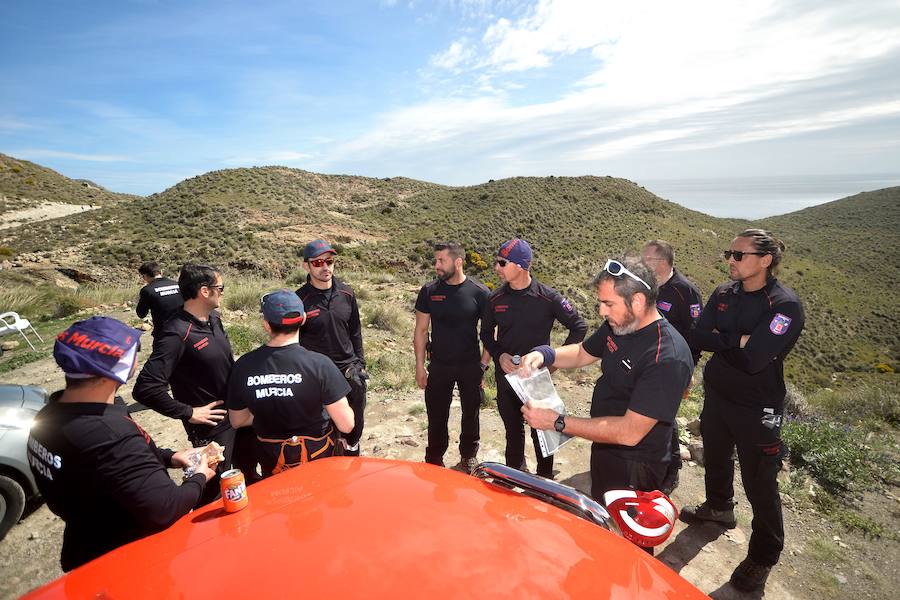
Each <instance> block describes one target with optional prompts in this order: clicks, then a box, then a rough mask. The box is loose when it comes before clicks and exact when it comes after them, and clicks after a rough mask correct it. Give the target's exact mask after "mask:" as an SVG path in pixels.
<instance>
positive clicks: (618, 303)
mask: <svg viewBox="0 0 900 600" xmlns="http://www.w3.org/2000/svg"><path fill="white" fill-rule="evenodd" d="M594 285H595V286H597V298H598V300H599V301H600V309H599V312H600V316H601V317H606V321H605V322H604V323H603V324H602V325H601V326H600V328H599V329H598V330H597V331H596V332H595V333H594V334H593V335H592V336H591V337H589V338H588V339H586V340H585V341H584V342H583V343H581V344H570V345H567V346H563V347H562V348H558V349H556V350H554V349H552V348H550V347H549V346H541V347H538V348H535V349H534V351H532V352H530V353H528V354H526V355H525V356H523V357H522V372H523V374H525V375H527V374H528V373H530V372H531V370H533V369H538V368H540V367H542V366H545V367H554V368H559V369H574V368H579V367H584V366H586V365H589V364H592V363H595V362H597V361H598V360H599V361H601V364H602V367H603V373H602V375H601V376H600V378H599V379H598V380H597V383H596V385H595V386H594V395H593V398H592V399H591V416H590V418H581V417H574V416H569V415H566V416H563V415H560V414H558V413H557V412H555V411H553V410H551V409H546V408H535V407H532V406H530V405H525V406H524V407H523V408H522V413H523V414H524V415H525V419H526V420H527V421H528V423H529V424H530V425H531V426H532V427H533V428H535V429H545V430H549V429H555V430H556V431H559V432H563V433H566V434H568V435H572V436H577V437H581V438H584V439H587V440H591V441H592V442H593V444H592V445H591V495H592V496H593V497H594V498H595V499H597V500H598V501H600V502H603V494H604V493H605V492H607V491H609V490H613V489H625V488H630V489H634V490H640V491H652V490H658V489H660V487H661V486H662V484H663V481H664V478H665V475H666V470H667V468H668V463H669V460H671V451H670V444H671V439H672V424H673V423H674V422H675V415H676V413H677V412H678V407H679V405H680V404H681V398H682V395H683V393H684V390H685V388H686V387H687V386H688V384H689V383H690V381H691V371H692V370H693V368H694V362H693V360H692V359H691V351H690V349H689V348H688V345H687V342H685V341H684V338H683V337H681V335H680V334H679V333H678V332H677V331H676V330H675V328H674V327H673V326H672V324H671V323H669V322H668V321H667V320H666V319H664V318H662V316H660V314H659V312H657V310H656V295H657V287H656V279H655V278H654V276H653V272H652V271H651V270H650V268H649V267H647V265H645V264H644V263H642V262H640V261H638V260H635V259H621V260H607V261H606V265H605V266H604V267H603V270H602V271H600V273H599V274H598V275H597V276H596V277H595V278H594Z"/></svg>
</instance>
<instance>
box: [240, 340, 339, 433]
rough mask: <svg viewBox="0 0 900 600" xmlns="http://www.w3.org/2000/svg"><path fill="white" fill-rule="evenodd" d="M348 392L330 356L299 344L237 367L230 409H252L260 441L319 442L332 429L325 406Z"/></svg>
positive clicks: (266, 351)
mask: <svg viewBox="0 0 900 600" xmlns="http://www.w3.org/2000/svg"><path fill="white" fill-rule="evenodd" d="M349 393H350V384H349V383H347V380H346V379H345V378H344V376H343V375H342V374H341V372H340V371H338V369H337V367H336V366H335V365H334V363H333V362H331V361H330V360H329V359H328V357H326V356H323V355H321V354H319V353H317V352H310V351H309V350H307V349H305V348H303V347H301V346H300V345H299V344H291V345H289V346H282V347H280V348H273V347H271V346H262V347H260V348H257V349H256V350H253V351H252V352H248V353H247V354H245V355H243V356H242V357H241V358H239V359H238V361H237V362H236V363H235V364H234V368H233V369H232V371H231V377H230V378H229V379H228V399H227V401H226V406H227V407H228V408H229V409H231V410H241V409H244V408H248V409H250V412H251V413H253V430H254V431H255V432H256V434H257V435H258V436H260V437H264V438H272V439H286V438H289V437H291V436H293V435H305V436H312V437H319V436H321V435H323V434H325V433H327V432H328V429H329V427H331V419H330V418H329V416H328V412H327V411H326V410H325V406H326V405H328V404H333V403H335V402H337V401H338V400H340V399H341V398H343V397H345V396H346V395H347V394H349Z"/></svg>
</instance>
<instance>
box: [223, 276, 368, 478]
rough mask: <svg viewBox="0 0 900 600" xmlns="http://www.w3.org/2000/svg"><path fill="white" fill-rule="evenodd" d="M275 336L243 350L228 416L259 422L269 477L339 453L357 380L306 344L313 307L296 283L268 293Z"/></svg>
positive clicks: (268, 325)
mask: <svg viewBox="0 0 900 600" xmlns="http://www.w3.org/2000/svg"><path fill="white" fill-rule="evenodd" d="M262 314H263V328H264V329H265V330H266V333H268V334H269V341H268V343H267V344H266V345H265V346H261V347H259V348H257V349H256V350H253V351H252V352H248V353H247V354H245V355H243V356H242V357H241V358H240V359H238V361H237V362H236V363H235V365H234V369H232V371H231V377H229V379H228V392H227V403H226V406H227V407H228V418H229V420H230V421H231V425H232V427H234V428H235V429H237V428H239V427H245V426H248V425H252V426H253V430H254V431H255V432H256V436H257V445H256V448H257V457H258V459H259V464H260V466H261V467H262V474H263V477H268V476H270V475H274V474H276V473H280V472H281V471H283V470H284V469H289V468H291V467H294V466H297V465H300V464H303V463H306V462H309V461H310V460H315V459H317V458H325V457H327V456H332V455H333V454H334V450H335V441H336V439H337V432H335V431H334V428H333V427H332V423H334V426H335V427H337V429H338V430H339V431H341V432H344V433H346V432H348V431H350V430H352V429H353V411H352V409H351V408H350V404H349V403H348V402H347V394H349V393H350V385H349V384H348V383H347V380H346V379H345V378H344V376H343V375H342V374H341V372H340V371H338V369H337V367H336V366H335V365H334V363H332V362H331V361H330V360H328V358H327V357H325V356H323V355H321V354H319V353H318V352H310V351H309V350H307V349H305V348H303V347H301V346H300V344H299V331H300V326H301V325H302V324H303V321H304V319H305V318H306V314H305V312H304V310H303V302H302V301H301V300H300V299H299V298H298V297H297V295H296V294H295V293H293V292H291V291H290V290H278V291H275V292H272V293H270V294H266V295H265V296H264V297H263V299H262Z"/></svg>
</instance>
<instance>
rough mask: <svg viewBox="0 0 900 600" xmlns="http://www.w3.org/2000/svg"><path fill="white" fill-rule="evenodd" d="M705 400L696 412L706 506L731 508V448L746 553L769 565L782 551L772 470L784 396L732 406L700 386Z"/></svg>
mask: <svg viewBox="0 0 900 600" xmlns="http://www.w3.org/2000/svg"><path fill="white" fill-rule="evenodd" d="M704 391H705V395H706V398H705V400H704V403H703V412H702V413H701V414H700V434H701V435H702V436H703V457H704V461H705V463H706V475H705V480H706V501H707V503H708V504H709V506H710V507H711V508H715V509H719V510H723V509H728V508H731V507H732V501H733V498H734V461H733V460H732V458H731V456H732V451H733V449H734V448H735V446H736V447H737V455H738V461H739V463H740V467H741V480H742V481H743V483H744V492H746V494H747V499H748V500H749V501H750V506H751V507H752V509H753V522H752V525H751V526H752V529H753V533H752V534H751V535H750V548H749V550H748V553H747V555H748V556H749V557H750V558H751V559H753V561H754V562H757V563H759V564H762V565H774V564H776V563H777V562H778V559H779V557H780V556H781V551H782V549H784V521H783V518H782V514H781V496H780V495H779V493H778V479H777V476H778V472H779V471H780V470H781V459H782V456H783V447H782V444H781V416H782V412H783V410H784V399H783V398H782V399H781V400H778V401H777V402H772V403H771V406H769V408H770V409H772V410H771V412H768V411H764V410H763V406H765V404H763V405H761V406H760V407H750V406H742V405H738V404H735V403H733V402H731V401H730V400H728V398H727V397H726V396H724V395H723V394H720V393H719V392H717V391H716V390H713V389H712V388H710V386H708V385H706V384H704Z"/></svg>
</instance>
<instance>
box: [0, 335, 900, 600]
mask: <svg viewBox="0 0 900 600" xmlns="http://www.w3.org/2000/svg"><path fill="white" fill-rule="evenodd" d="M147 346H149V344H147ZM147 352H148V351H147V350H146V349H145V350H144V352H143V355H142V357H141V360H146V357H147ZM583 375H584V377H582V378H581V379H582V380H583V381H582V382H578V381H573V380H562V381H560V382H559V385H560V392H561V395H562V396H563V398H564V399H565V400H566V403H567V404H568V405H569V406H570V409H571V410H572V411H573V412H574V413H576V414H587V410H588V403H589V401H590V394H591V389H592V385H593V384H592V382H591V377H589V376H588V375H589V374H588V373H584V374H583ZM4 379H5V380H7V381H9V382H11V383H31V384H39V385H43V386H44V387H47V388H48V389H57V388H58V387H59V386H60V385H61V384H62V377H61V376H60V375H59V374H58V371H57V370H56V369H55V368H54V365H52V364H51V362H50V361H49V360H45V361H41V362H38V363H32V364H30V365H26V366H25V367H23V368H21V369H19V370H17V371H15V372H12V373H10V374H7V376H5V378H4ZM123 391H124V392H125V393H124V394H123V396H125V398H126V400H127V401H128V402H129V403H130V402H131V398H130V387H128V388H127V389H125V390H123ZM134 417H135V419H136V420H137V421H138V422H139V423H140V424H141V426H142V427H144V428H145V429H146V430H147V431H148V432H149V433H150V434H151V435H152V436H153V438H154V439H155V441H156V442H157V443H158V444H159V445H160V446H163V447H171V448H183V447H185V446H186V445H187V441H186V438H185V436H184V431H183V429H182V427H181V424H180V423H178V422H176V421H173V420H171V419H167V418H165V417H162V416H161V415H158V414H157V413H154V412H153V411H149V410H148V411H143V412H138V413H135V415H134ZM366 426H367V427H366V433H365V434H364V437H363V452H364V454H366V455H370V456H380V457H388V458H396V459H401V460H412V461H420V460H422V458H423V455H424V451H425V415H424V404H423V401H422V394H421V393H420V392H418V391H404V392H385V391H375V392H370V394H369V406H368V409H367V411H366ZM481 433H482V449H481V452H480V454H479V457H480V459H481V460H483V461H487V460H490V461H500V462H502V452H503V425H502V423H501V421H500V418H499V415H498V414H497V412H496V410H495V409H489V408H486V409H483V410H482V413H481ZM458 436H459V406H458V402H456V401H455V402H454V405H453V409H452V411H451V448H450V450H449V451H448V453H447V456H446V458H445V461H446V462H447V464H448V465H452V464H454V463H455V462H456V461H457V459H458V455H457V451H456V448H455V446H454V440H458ZM529 446H530V444H529ZM529 452H530V450H529ZM588 457H589V444H588V443H586V442H584V441H581V440H575V441H573V442H571V443H569V444H568V445H567V446H565V447H564V448H563V449H562V450H561V451H560V453H559V454H558V456H557V460H556V463H555V464H556V468H557V469H558V470H559V474H558V475H557V477H556V479H557V480H558V481H562V482H564V483H567V484H569V485H573V486H575V487H577V488H579V489H581V490H583V491H587V490H588V488H589V483H590V481H589V480H590V478H589V475H588V472H587V471H588ZM530 463H531V465H532V466H533V465H534V457H533V455H532V457H531V459H530ZM735 487H736V489H738V490H740V485H739V484H736V486H735ZM739 493H740V492H739ZM702 498H703V470H702V467H699V466H695V465H692V464H691V463H685V467H684V468H683V469H682V475H681V484H680V486H679V488H678V489H677V490H676V492H675V494H674V495H673V500H674V501H675V503H676V505H677V506H679V507H680V506H684V505H686V504H692V503H695V502H697V501H699V500H702ZM738 502H739V504H738V507H737V512H738V523H739V524H738V528H737V529H734V530H732V531H729V532H722V530H720V529H718V528H716V527H713V526H699V527H698V526H692V527H687V526H686V525H684V524H683V523H678V528H677V530H676V533H675V535H673V536H672V537H671V538H670V540H669V541H668V543H667V545H666V546H665V547H664V548H663V549H662V551H659V550H657V557H658V558H659V559H660V560H662V561H663V562H665V563H666V564H667V565H669V566H670V567H671V568H672V569H674V570H676V571H678V572H680V573H681V575H682V576H683V577H685V578H686V579H688V580H689V581H691V582H692V583H694V585H696V586H697V587H699V588H700V589H701V590H703V591H704V592H706V593H707V594H710V595H711V596H712V597H714V598H745V597H748V596H745V595H741V594H739V593H738V592H736V591H734V590H733V589H732V588H731V586H730V585H729V584H728V583H727V582H728V578H729V576H730V574H731V571H732V570H733V569H734V567H735V566H736V565H737V564H738V563H739V562H740V561H741V560H742V559H743V558H744V556H745V555H746V552H747V539H748V537H749V532H750V527H749V522H750V513H749V505H748V503H747V501H746V499H745V498H744V497H743V494H740V497H739V498H738ZM893 510H894V511H895V514H896V510H897V507H896V505H895V506H894V507H893ZM29 511H30V512H29V513H28V514H27V516H26V517H25V518H24V519H23V520H22V521H21V522H20V523H19V524H17V525H16V526H14V527H13V529H12V530H11V531H10V533H9V535H8V536H7V537H6V539H5V540H3V541H2V542H0V598H13V597H16V596H18V595H21V594H22V593H24V592H26V591H28V590H29V589H32V588H33V587H35V586H38V585H40V584H42V583H45V582H47V581H49V580H51V579H53V578H55V577H57V576H59V575H60V574H61V572H60V570H59V566H58V559H59V548H60V544H61V537H62V529H63V524H62V521H61V520H59V519H58V518H57V517H55V516H54V515H53V514H52V513H50V511H49V510H48V509H47V507H46V506H45V505H43V504H34V505H33V506H31V507H29ZM785 526H786V529H787V531H786V534H787V547H786V549H785V552H784V555H783V559H782V563H781V564H780V565H779V566H778V567H777V568H776V569H775V570H774V571H773V573H772V575H771V577H770V578H769V583H768V586H767V589H766V594H765V597H767V598H775V599H794V598H797V599H815V600H821V599H822V598H845V597H851V596H852V597H855V598H857V599H863V598H873V599H874V598H886V597H890V596H891V595H892V593H893V590H896V589H898V587H900V577H898V573H897V569H896V558H897V556H898V544H897V543H896V542H893V541H879V542H875V541H870V540H865V539H863V538H860V537H858V536H854V535H851V534H847V533H844V532H842V531H836V530H833V529H832V528H831V527H830V526H829V524H828V523H826V522H824V520H823V518H822V517H821V516H820V515H818V513H815V512H800V513H797V512H795V511H793V510H791V509H790V508H786V510H785ZM835 536H837V538H836V537H835Z"/></svg>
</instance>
